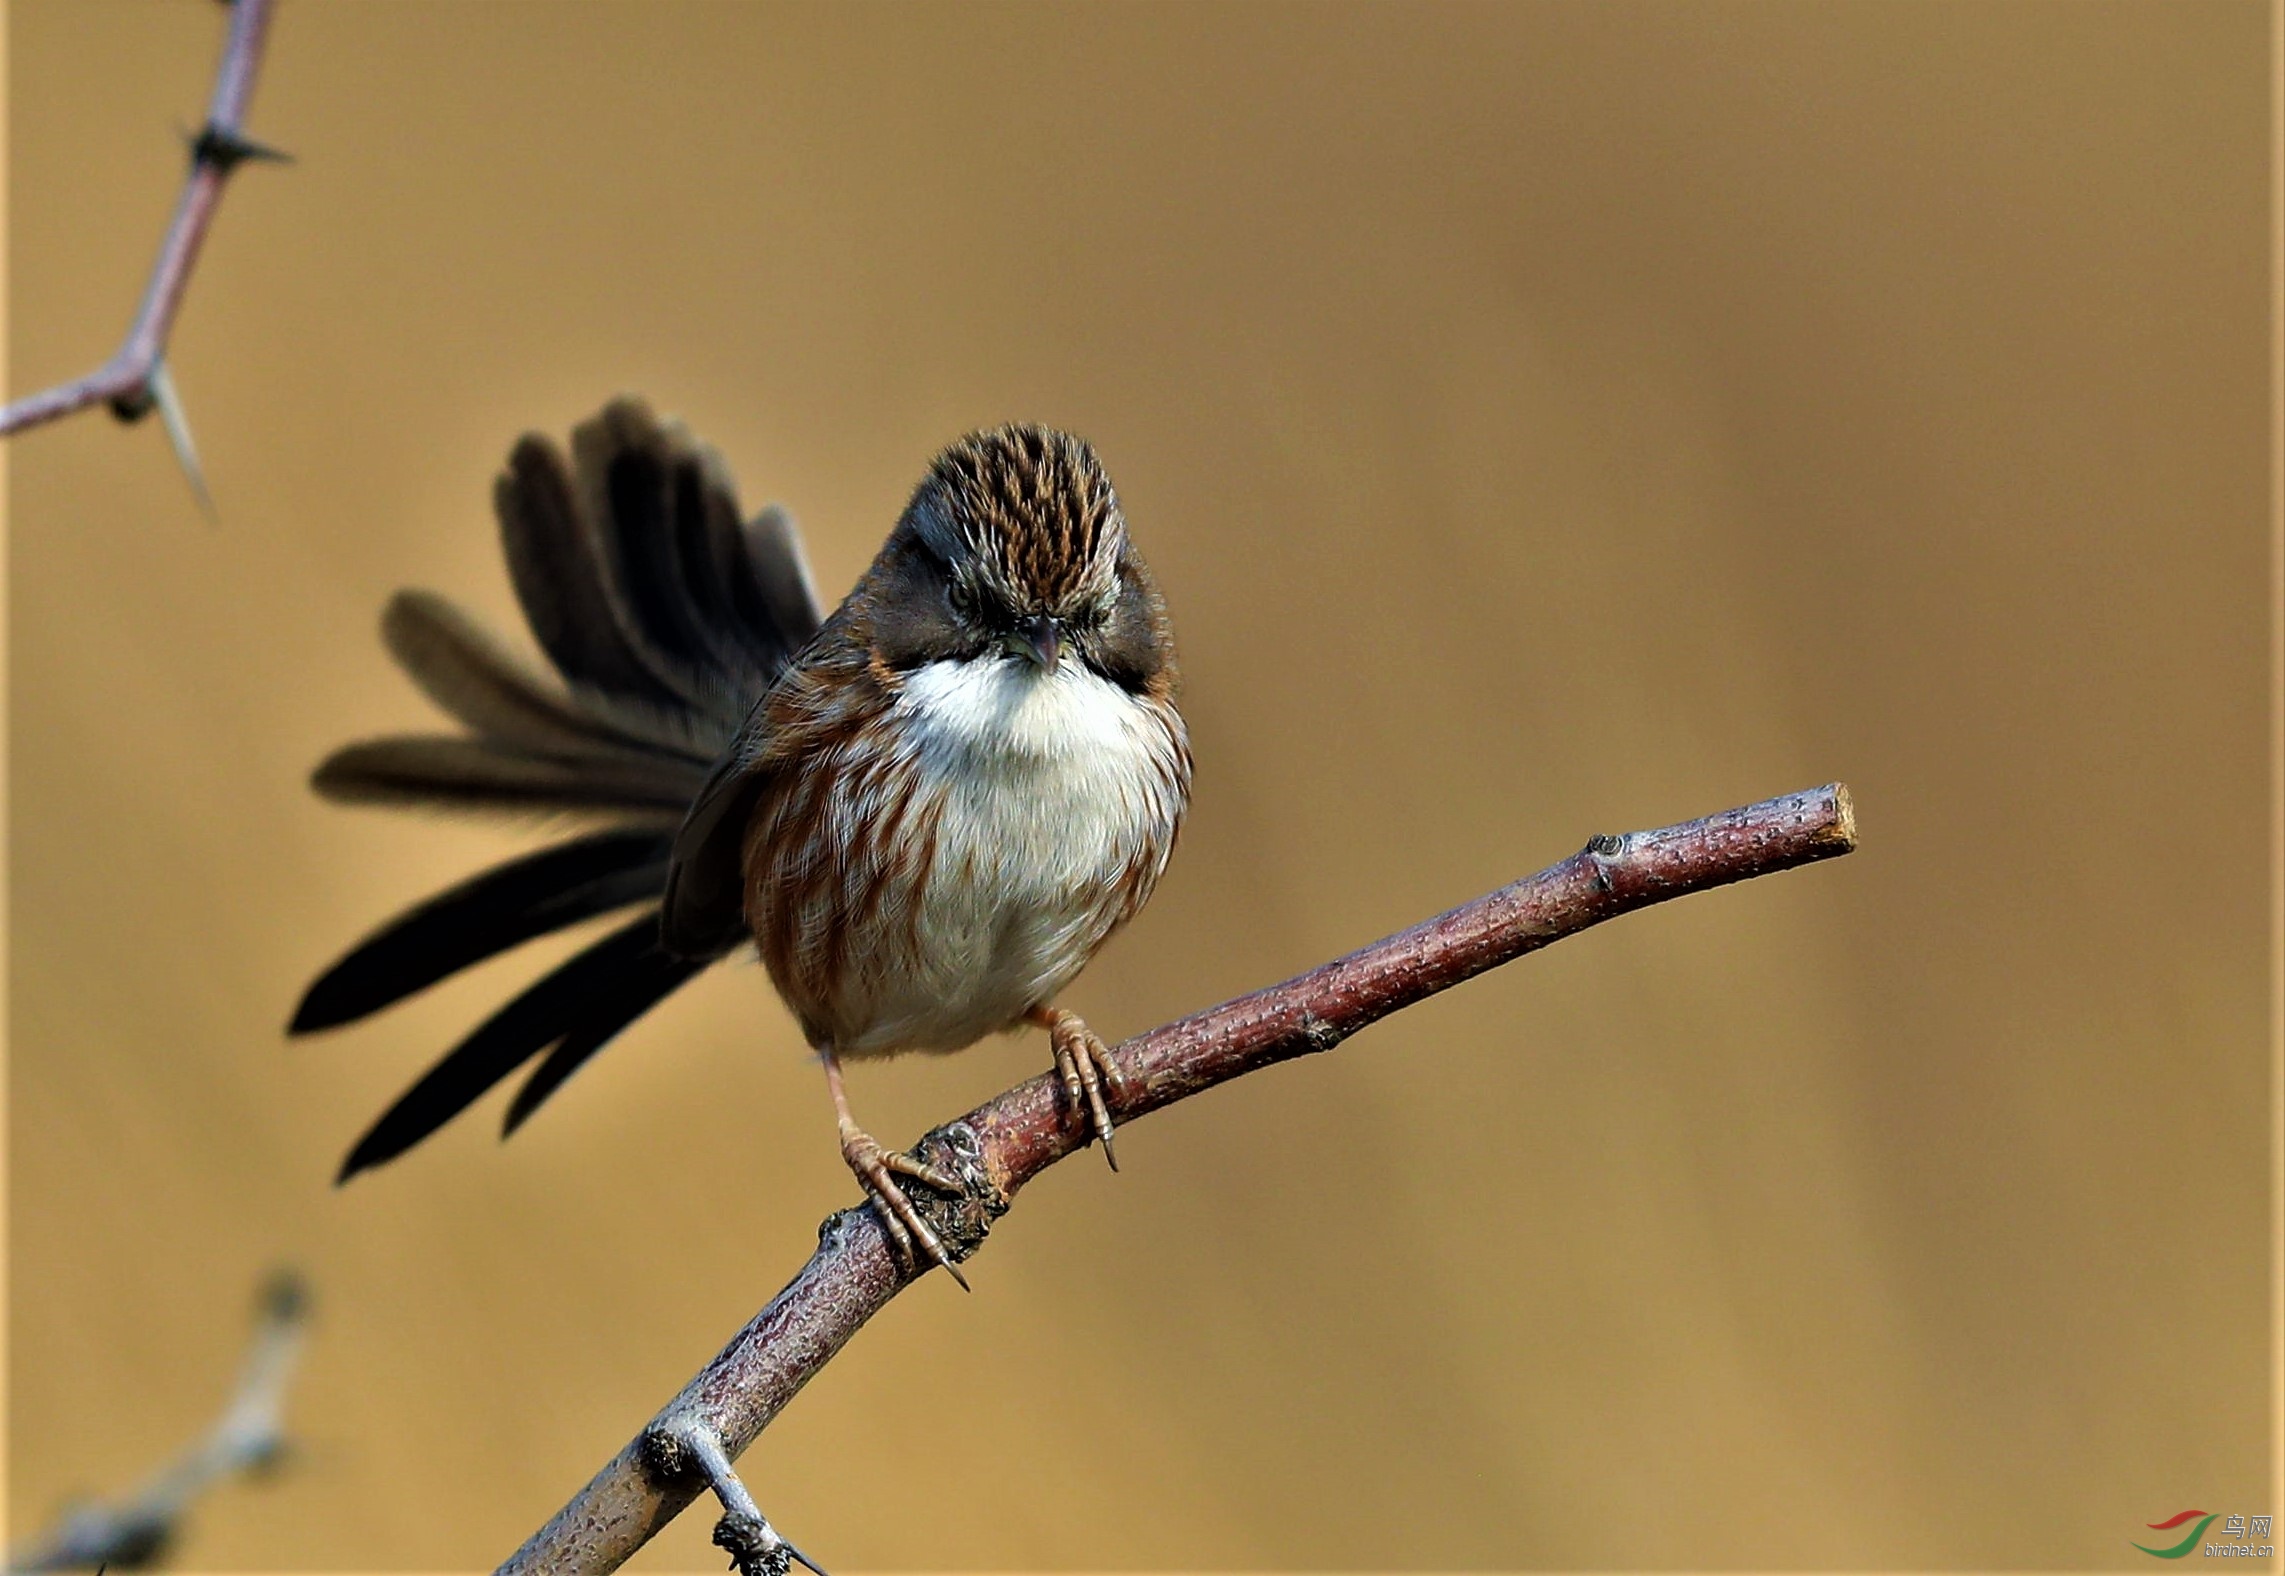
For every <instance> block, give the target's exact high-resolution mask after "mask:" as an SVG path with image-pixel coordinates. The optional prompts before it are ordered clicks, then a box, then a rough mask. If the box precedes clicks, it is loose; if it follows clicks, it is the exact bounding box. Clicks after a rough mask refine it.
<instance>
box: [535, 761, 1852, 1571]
mask: <svg viewBox="0 0 2285 1576" xmlns="http://www.w3.org/2000/svg"><path fill="white" fill-rule="evenodd" d="M1855 847H1856V819H1855V814H1854V811H1853V810H1852V809H1851V807H1850V804H1849V796H1848V790H1847V789H1846V788H1844V787H1842V786H1841V785H1840V784H1838V783H1835V784H1833V785H1831V786H1829V787H1825V788H1818V789H1813V790H1811V791H1809V792H1806V793H1797V794H1791V795H1788V796H1787V797H1785V798H1782V799H1771V800H1767V801H1765V802H1763V803H1761V804H1755V805H1747V806H1745V807H1744V808H1742V809H1737V810H1730V811H1726V812H1724V813H1723V814H1720V815H1714V816H1708V817H1707V818H1705V819H1704V820H1699V821H1691V822H1687V823H1685V824H1683V825H1681V826H1670V827H1665V828H1662V829H1660V830H1657V831H1650V832H1635V833H1632V834H1629V835H1627V836H1624V837H1598V838H1596V839H1595V840H1594V841H1593V842H1591V843H1589V844H1588V845H1587V846H1586V848H1585V849H1584V850H1582V851H1581V852H1579V853H1577V854H1574V855H1573V856H1572V857H1570V858H1569V859H1566V860H1564V861H1563V862H1562V863H1561V864H1559V865H1555V866H1552V867H1551V868H1549V869H1546V870H1543V871H1541V872H1540V873H1539V874H1538V875H1535V876H1530V877H1527V878H1526V879H1524V880H1522V881H1518V882H1516V883H1515V884H1514V885H1512V886H1508V887H1503V888H1502V889H1501V890H1499V891H1497V892H1494V893H1491V894H1490V895H1488V896H1486V897H1480V898H1478V899H1476V900H1475V901H1474V902H1472V903H1469V904H1466V905H1464V906H1462V907H1460V908H1456V909H1453V910H1452V911H1451V912H1450V913H1447V914H1443V915H1440V916H1439V917H1437V918H1435V919H1431V920H1428V921H1427V922H1425V923H1423V924H1420V925H1416V926H1414V927H1413V928H1412V929H1410V930H1407V931H1403V932H1401V933H1399V934H1397V935H1394V936H1391V937H1389V938H1388V939H1387V940H1385V941H1379V942H1376V943H1374V944H1373V945H1371V946H1369V947H1366V948H1364V949H1363V950H1361V951H1358V952H1352V953H1350V954H1349V955H1348V956H1347V957H1345V958H1341V959H1338V960H1336V961H1334V962H1332V963H1327V964H1325V965H1323V966H1322V967H1319V968H1316V969H1312V970H1311V971H1310V972H1308V973H1307V974H1303V975H1300V976H1299V977H1297V978H1295V979H1291V980H1288V981H1286V982H1285V983H1284V984H1282V985H1273V986H1271V987H1269V988H1268V989H1266V990H1260V991H1256V992H1254V993H1253V994H1252V995H1250V996H1241V997H1239V998H1238V999H1237V1000H1235V1001H1231V1002H1225V1003H1223V1004H1222V1005H1221V1006H1219V1007H1213V1008H1209V1009H1207V1010H1206V1011H1204V1012H1200V1013H1193V1014H1192V1015H1191V1016H1189V1017H1187V1018H1182V1019H1179V1020H1177V1021H1175V1022H1173V1023H1170V1024H1167V1025H1165V1026H1164V1027H1162V1028H1157V1029H1153V1030H1151V1031H1150V1032H1148V1033H1146V1034H1141V1035H1137V1036H1136V1037H1135V1038H1133V1039H1131V1040H1128V1041H1126V1042H1125V1043H1124V1044H1122V1045H1120V1046H1118V1047H1117V1048H1116V1049H1115V1050H1113V1051H1112V1053H1111V1057H1112V1060H1113V1063H1114V1064H1115V1065H1116V1067H1117V1069H1118V1078H1117V1080H1116V1098H1115V1099H1114V1100H1113V1102H1112V1109H1113V1114H1114V1115H1115V1116H1116V1118H1117V1119H1118V1121H1119V1122H1120V1123H1121V1124H1122V1125H1123V1124H1125V1123H1127V1122H1131V1121H1133V1120H1134V1119H1135V1118H1137V1117H1139V1116H1143V1115H1145V1114H1147V1113H1149V1112H1151V1111H1155V1110H1158V1109H1159V1108H1160V1107H1162V1106H1167V1105H1172V1104H1173V1103H1174V1102H1175V1101H1177V1100H1182V1099H1187V1098H1188V1097H1189V1096H1191V1095H1194V1094H1197V1093H1199V1092H1200V1091H1202V1090H1205V1089H1208V1088H1211V1087H1212V1086H1213V1085H1215V1084H1218V1083H1222V1082H1224V1081H1226V1080H1228V1079H1231V1078H1236V1077H1239V1076H1241V1075H1243V1074H1245V1073H1250V1072H1255V1071H1258V1070H1259V1069H1261V1068H1264V1067H1268V1066H1271V1065H1273V1064H1275V1063H1278V1062H1282V1061H1286V1060H1288V1059H1290V1058H1292V1057H1296V1056H1301V1055H1305V1054H1307V1053H1309V1052H1312V1051H1329V1050H1331V1049H1332V1048H1333V1047H1334V1046H1336V1045H1338V1044H1340V1043H1341V1041H1343V1040H1344V1039H1346V1038H1348V1037H1349V1036H1350V1035H1352V1034H1354V1033H1356V1032H1357V1031H1358V1030H1359V1029H1362V1028H1364V1027H1365V1026H1366V1025H1367V1024H1370V1023H1372V1022H1374V1021H1376V1020H1377V1019H1380V1018H1383V1017H1386V1016H1387V1015H1388V1014H1390V1013H1392V1012H1395V1011H1397V1010H1398V1009H1399V1008H1402V1007H1407V1006H1410V1005H1411V1004H1413V1003H1414V1002H1417V1001H1420V1000H1422V999H1423V998H1425V997H1428V996H1431V995H1434V994H1435V993H1436V992H1438V991H1441V990H1445V989H1448V988H1450V987H1451V986H1454V985H1457V984H1459V983H1460V982H1461V981H1462V980H1465V979H1468V978H1471V977H1472V976H1474V975H1477V974H1481V973H1482V972H1484V971H1485V970H1486V969H1490V968H1495V967H1497V966H1498V965H1500V964H1502V963H1505V962H1508V961H1509V960H1510V959H1513V958H1518V957H1521V956H1522V955H1523V954H1524V953H1526V952H1532V951H1536V950H1537V949H1539V948H1541V947H1544V946H1546V945H1548V944H1549V943H1550V942H1554V941H1560V940H1561V939H1562V938H1564V937H1565V936H1570V935H1575V934H1577V933H1578V932H1579V931H1582V930H1585V929H1587V928H1588V927H1589V926H1591V925H1596V924H1600V923H1601V922H1602V921H1604V920H1606V919H1611V918H1613V917H1615V916H1617V915H1620V914H1624V913H1627V912H1629V911H1631V910H1633V909H1638V908H1643V907H1646V906H1648V905H1649V904H1652V903H1659V902H1664V901H1665V900H1667V899H1669V898H1676V897H1681V896H1683V895H1684V894H1685V893H1690V892H1702V891H1705V890H1706V889H1708V888H1710V887H1717V886H1723V885H1726V884H1728V883H1730V882H1732V881H1742V880H1745V879H1747V878H1748V877H1752V876H1760V875H1768V874H1770V873H1772V872H1774V871H1778V870H1786V869H1790V868H1792V867H1794V866H1796V865H1803V864H1808V863H1811V862H1813V861H1815V860H1819V859H1829V858H1831V857H1833V856H1835V855H1837V854H1845V853H1848V852H1849V851H1850V850H1851V849H1853V848H1855ZM1086 1141H1087V1125H1086V1124H1085V1123H1083V1122H1073V1121H1070V1120H1068V1119H1067V1118H1066V1116H1065V1114H1064V1113H1063V1111H1062V1110H1061V1108H1060V1103H1059V1095H1058V1086H1057V1083H1056V1081H1055V1079H1054V1078H1053V1077H1052V1076H1051V1075H1042V1076H1040V1077H1037V1078H1033V1079H1031V1080H1030V1081H1029V1082H1026V1083H1022V1084H1019V1085H1017V1086H1016V1087H1015V1088H1013V1089H1010V1090H1008V1091H1007V1092H1006V1093H1004V1094H1002V1095H1000V1096H999V1097H997V1098H996V1099H993V1100H991V1101H989V1102H987V1103H986V1104H984V1105H981V1106H978V1107H977V1108H976V1109H975V1110H973V1111H971V1112H969V1113H968V1114H967V1115H966V1116H964V1117H962V1118H961V1119H960V1120H958V1121H956V1122H952V1123H950V1124H948V1125H946V1126H943V1127H940V1128H937V1129H936V1130H935V1131H934V1132H932V1133H930V1134H929V1135H928V1136H927V1137H926V1138H924V1139H922V1140H921V1142H920V1144H919V1145H917V1146H916V1153H918V1154H919V1155H920V1156H921V1158H923V1159H925V1160H927V1161H928V1162H929V1163H930V1164H932V1165H934V1166H936V1167H938V1168H939V1169H941V1170H944V1171H946V1172H947V1173H949V1174H951V1175H953V1176H957V1177H959V1178H961V1179H962V1181H963V1183H964V1185H965V1189H966V1191H965V1193H964V1194H963V1196H961V1197H959V1198H957V1199H946V1198H941V1197H938V1196H937V1195H935V1194H933V1193H931V1192H930V1191H929V1190H928V1189H925V1188H914V1189H913V1190H912V1198H913V1201H914V1203H915V1204H916V1205H918V1206H919V1208H920V1209H921V1210H922V1211H923V1213H924V1214H927V1215H928V1216H929V1217H930V1224H932V1225H933V1226H934V1227H935V1228H936V1230H937V1233H938V1235H939V1236H941V1237H942V1238H943V1240H944V1242H945V1244H946V1245H947V1247H948V1248H949V1249H950V1251H951V1253H952V1255H953V1257H954V1258H956V1259H959V1258H966V1257H967V1256H968V1255H969V1254H971V1253H973V1252H975V1250H976V1249H977V1248H978V1247H979V1246H980V1245H981V1244H982V1242H983V1238H984V1233H985V1231H986V1230H987V1229H988V1228H989V1226H990V1225H991V1222H992V1221H993V1220H994V1219H996V1218H997V1217H998V1216H1000V1215H1002V1214H1004V1213H1006V1211H1007V1209H1008V1206H1009V1204H1010V1202H1011V1201H1012V1200H1013V1199H1014V1197H1015V1195H1016V1192H1017V1191H1018V1190H1019V1189H1020V1188H1022V1187H1023V1185H1024V1184H1025V1183H1026V1182H1029V1181H1030V1180H1031V1179H1032V1178H1033V1177H1035V1176H1037V1175H1038V1174H1039V1173H1040V1172H1041V1171H1043V1170H1045V1169H1046V1168H1047V1167H1049V1166H1051V1165H1053V1164H1055V1162H1057V1161H1058V1160H1061V1159H1063V1158H1064V1157H1065V1156H1067V1155H1070V1154H1072V1153H1074V1152H1075V1151H1077V1150H1078V1149H1080V1148H1082V1147H1084V1145H1085V1143H1086ZM917 1278H918V1276H917V1273H916V1272H915V1271H914V1270H913V1269H912V1268H911V1267H909V1266H908V1265H906V1264H905V1263H904V1261H903V1260H902V1259H900V1258H899V1257H898V1256H897V1255H896V1253H895V1252H894V1251H893V1250H892V1249H891V1248H890V1246H889V1243H888V1240H887V1238H886V1237H885V1236H884V1235H883V1234H882V1232H881V1228H880V1225H879V1223H878V1221H877V1220H876V1219H875V1218H874V1216H873V1213H872V1211H871V1209H870V1208H867V1207H859V1208H855V1209H846V1210H843V1211H841V1212H840V1213H838V1214H836V1215H832V1216H829V1217H827V1219H826V1221H825V1223H824V1225H823V1226H822V1227H820V1228H819V1231H818V1247H817V1251H816V1253H815V1254H813V1255H812V1256H811V1257H810V1260H809V1262H808V1263H807V1264H806V1265H804V1266H803V1267H802V1270H801V1273H800V1274H798V1275H796V1276H795V1277H794V1278H793V1281H792V1283H791V1284H789V1285H788V1286H787V1287H786V1288H785V1289H784V1290H783V1291H781V1292H779V1293H778V1294H777V1296H776V1297H774V1298H773V1299H771V1301H770V1303H769V1305H768V1306H767V1307H765V1308H763V1309H762V1311H761V1312H760V1313H758V1314H756V1315H755V1316H754V1318H753V1320H752V1322H750V1323H749V1324H747V1326H746V1327H745V1328H744V1329H743V1330H741V1331H739V1332H738V1334H737V1336H736V1338H735V1339H733V1340H732V1341H731V1342H730V1344H729V1345H728V1346H726V1347H725V1348H723V1350H722V1352H721V1354H720V1355H719V1356H717V1357H716V1358H715V1359H714V1360H713V1361H712V1362H710V1363H708V1364H707V1365H706V1367H705V1369H704V1370H702V1371H701V1372H700V1373H699V1375H698V1377H697V1378H695V1379H693V1380H692V1381H691V1382H690V1384H689V1385H688V1386H687V1387H685V1388H684V1390H683V1392H682V1393H681V1394H680V1395H678V1396H676V1397H675V1398H674V1400H672V1401H671V1402H669V1403H668V1404H667V1406H666V1409H665V1410H664V1411H662V1412H660V1413H659V1414H658V1416H657V1417H655V1418H653V1419H652V1420H651V1423H650V1426H649V1427H647V1428H645V1429H644V1430H643V1432H642V1433H641V1434H639V1435H637V1436H636V1437H635V1439H634V1440H633V1441H632V1442H630V1443H629V1444H628V1445H627V1447H626V1448H625V1449H623V1450H621V1451H620V1452H619V1454H618V1455H617V1456H616V1457H615V1458H614V1459H613V1460H612V1461H611V1463H610V1464H609V1465H608V1466H606V1467H604V1468H603V1470H602V1471H601V1472H599V1473H597V1474H596V1476H595V1477H594V1479H593V1480H592V1481H591V1482H589V1483H588V1485H587V1486H586V1487H585V1488H583V1489H581V1490H580V1491H579V1493H578V1495H577V1496H576V1497H575V1498H574V1499H573V1500H572V1501H571V1503H570V1504H568V1505H566V1506H565V1507H564V1508H563V1509H562V1510H560V1511H558V1512H557V1513H556V1515H555V1518H554V1519H553V1520H551V1521H550V1522H549V1523H548V1524H547V1525H546V1526H545V1527H542V1528H541V1529H540V1530H539V1531H538V1532H537V1533H535V1534H533V1536H532V1538H531V1540H530V1541H529V1542H527V1543H526V1544H525V1545H524V1546H523V1547H522V1548H521V1549H519V1550H517V1551H516V1553H515V1554H513V1555H512V1556H510V1557H509V1559H508V1561H507V1563H506V1564H504V1565H502V1566H501V1567H500V1568H499V1572H498V1573H497V1576H536V1573H539V1572H549V1573H555V1576H571V1573H578V1576H600V1573H602V1572H605V1571H611V1570H616V1569H617V1568H618V1567H619V1566H620V1564H621V1563H623V1562H624V1561H625V1560H626V1559H627V1558H628V1557H629V1556H631V1555H632V1554H633V1553H634V1552H635V1551H636V1550H637V1549H638V1548H640V1547H641V1546H642V1545H643V1544H644V1543H646V1542H648V1541H649V1540H650V1538H651V1536H652V1535H653V1534H654V1533H656V1532H657V1531H658V1530H659V1529H660V1528H661V1527H663V1526H665V1525H666V1523H667V1522H669V1521H671V1520H672V1519H673V1518H674V1517H675V1516H676V1514H678V1513H679V1512H680V1511H681V1510H682V1508H683V1507H684V1506H685V1505H687V1504H689V1503H690V1501H691V1500H692V1499H694V1498H695V1497H697V1495H698V1494H699V1492H700V1491H701V1490H703V1489H706V1488H709V1487H711V1488H712V1489H714V1491H715V1492H716V1494H717V1496H718V1497H720V1498H721V1500H722V1503H723V1508H724V1510H725V1512H726V1514H725V1515H724V1517H723V1520H722V1524H721V1525H719V1526H718V1527H717V1528H716V1531H715V1541H716V1542H717V1543H719V1544H721V1545H722V1546H723V1547H725V1548H729V1549H731V1550H732V1554H733V1558H734V1560H735V1561H736V1563H737V1565H738V1568H739V1569H740V1570H742V1571H766V1572H768V1573H770V1576H784V1572H785V1570H786V1563H787V1560H788V1558H789V1557H793V1558H798V1557H799V1556H798V1555H797V1554H796V1553H795V1551H794V1550H793V1549H792V1548H791V1546H790V1545H787V1544H785V1543H784V1541H783V1540H782V1539H780V1538H779V1537H777V1535H776V1534H775V1533H774V1532H773V1531H772V1530H771V1529H770V1527H769V1525H768V1523H767V1522H766V1521H763V1520H761V1518H760V1515H759V1513H758V1512H757V1511H755V1510H754V1509H753V1501H752V1499H751V1498H750V1497H749V1496H747V1494H746V1492H745V1490H744V1488H743V1487H742V1486H741V1485H739V1483H738V1480H737V1477H736V1475H735V1474H734V1473H733V1472H732V1471H731V1469H730V1465H729V1463H730V1460H731V1458H733V1457H735V1456H737V1455H738V1454H739V1453H741V1452H742V1451H744V1450H745V1448H746V1447H747V1446H748V1445H750V1444H752V1443H753V1442H754V1439H755V1438H756V1437H757V1436H758V1435H759V1434H760V1433H761V1431H762V1430H763V1429H764V1428H765V1427H767V1426H768V1425H769V1423H770V1421H771V1420H772V1419H773V1418H775V1417H776V1416H777V1414H778V1412H779V1411H780V1410H782V1409H783V1408H784V1406H785V1404H786V1403H787V1402H788V1401H790V1400H791V1399H792V1398H793V1396H794V1394H795V1392H797V1391H798V1390H800V1389H801V1387H802V1386H803V1385H804V1384H806V1383H807V1382H808V1381H809V1380H810V1378H811V1377H813V1376H814V1375H815V1374H816V1373H817V1372H818V1370H819V1369H821V1368H823V1367H824V1366H825V1364H826V1363H827V1362H829V1361H831V1360H832V1357H833V1355H834V1353H836V1352H838V1351H839V1350H840V1349H841V1347H842V1345H843V1344H844V1343H845V1342H847V1341H848V1339H849V1338H850V1337H851V1336H852V1335H854V1334H856V1333H857V1331H858V1329H859V1328H860V1327H861V1326H862V1325H863V1324H864V1323H865V1321H866V1320H867V1319H869V1318H871V1317H872V1316H873V1315H874V1314H875V1313H877V1312H879V1311H880V1309H881V1308H883V1307H884V1306H886V1305H887V1303H888V1301H889V1299H890V1298H891V1297H893V1296H895V1295H896V1294H897V1293H898V1292H899V1291H901V1290H903V1289H904V1287H905V1286H906V1285H908V1284H909V1283H910V1282H912V1281H913V1280H915V1279H917ZM802 1563H803V1564H808V1561H807V1560H803V1561H802ZM812 1568H813V1569H814V1567H812Z"/></svg>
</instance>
